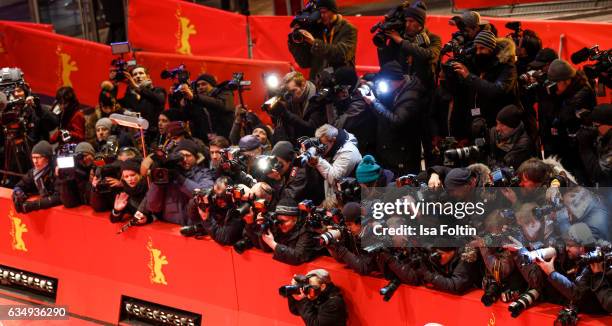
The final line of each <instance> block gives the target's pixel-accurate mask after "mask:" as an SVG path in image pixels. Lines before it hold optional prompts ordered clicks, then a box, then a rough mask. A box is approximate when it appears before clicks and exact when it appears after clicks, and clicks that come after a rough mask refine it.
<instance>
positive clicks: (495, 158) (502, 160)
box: [489, 105, 536, 168]
mask: <svg viewBox="0 0 612 326" xmlns="http://www.w3.org/2000/svg"><path fill="white" fill-rule="evenodd" d="M522 115H523V113H522V112H521V109H520V108H518V107H517V106H515V105H508V106H506V107H504V108H503V109H501V111H499V113H497V118H496V126H495V127H493V128H491V131H490V133H489V147H490V158H489V159H490V162H489V166H504V167H513V168H518V167H519V166H520V165H521V163H523V162H524V161H526V160H527V159H529V158H531V157H534V156H536V149H535V148H534V146H533V141H532V140H531V139H530V138H529V136H528V135H527V131H526V130H525V125H524V124H523V122H522V121H521V120H522Z"/></svg>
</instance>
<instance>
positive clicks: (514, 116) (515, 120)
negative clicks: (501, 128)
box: [497, 104, 522, 128]
mask: <svg viewBox="0 0 612 326" xmlns="http://www.w3.org/2000/svg"><path fill="white" fill-rule="evenodd" d="M521 115H522V112H521V110H520V109H519V108H518V107H517V106H516V105H514V104H510V105H507V106H506V107H504V108H503V109H501V111H499V112H498V113H497V121H499V122H501V123H503V124H504V125H506V126H508V127H510V128H516V127H518V126H519V124H520V123H521Z"/></svg>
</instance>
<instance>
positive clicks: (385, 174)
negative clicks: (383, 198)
mask: <svg viewBox="0 0 612 326" xmlns="http://www.w3.org/2000/svg"><path fill="white" fill-rule="evenodd" d="M355 177H356V179H357V182H359V185H360V186H361V196H362V198H363V199H362V200H372V199H376V198H377V196H378V195H380V194H379V191H378V189H377V188H384V187H386V186H387V185H388V184H390V183H391V182H393V180H394V178H393V172H391V171H389V170H386V169H383V168H382V167H381V166H380V165H379V164H378V163H376V160H375V159H374V157H373V156H372V155H366V156H364V157H363V159H362V160H361V162H359V165H357V169H356V170H355Z"/></svg>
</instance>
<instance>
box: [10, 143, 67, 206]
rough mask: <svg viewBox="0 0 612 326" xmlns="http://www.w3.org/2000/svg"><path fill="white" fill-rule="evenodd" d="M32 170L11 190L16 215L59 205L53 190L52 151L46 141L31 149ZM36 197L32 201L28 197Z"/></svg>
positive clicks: (57, 197) (59, 202) (57, 196)
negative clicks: (36, 196)
mask: <svg viewBox="0 0 612 326" xmlns="http://www.w3.org/2000/svg"><path fill="white" fill-rule="evenodd" d="M31 157H32V166H33V168H32V169H31V170H30V171H28V173H27V174H26V175H25V176H24V177H23V178H22V179H21V180H20V181H19V182H18V183H17V185H15V188H13V203H14V205H15V210H16V211H17V212H18V213H24V214H26V213H29V212H32V211H36V210H39V209H45V208H49V207H53V206H58V205H60V204H61V201H60V196H59V193H58V191H57V190H56V189H55V186H54V182H55V175H54V173H53V172H54V171H53V164H51V160H52V159H53V149H52V148H51V145H50V144H49V143H48V142H47V141H46V140H41V141H40V142H39V143H38V144H36V145H35V146H34V147H33V148H32V154H31ZM32 195H38V196H39V197H38V198H37V199H34V200H28V197H30V196H32Z"/></svg>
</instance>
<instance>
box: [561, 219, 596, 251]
mask: <svg viewBox="0 0 612 326" xmlns="http://www.w3.org/2000/svg"><path fill="white" fill-rule="evenodd" d="M565 241H572V242H575V243H577V244H578V245H580V246H585V247H588V246H592V245H594V244H595V243H596V242H597V241H596V240H595V237H594V236H593V232H591V229H590V228H589V226H588V225H587V224H586V223H576V224H573V225H572V226H570V228H569V229H568V230H567V234H566V235H565Z"/></svg>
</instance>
